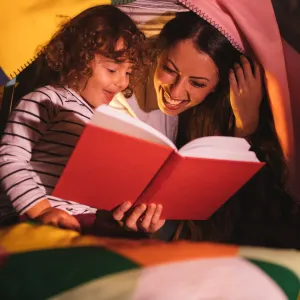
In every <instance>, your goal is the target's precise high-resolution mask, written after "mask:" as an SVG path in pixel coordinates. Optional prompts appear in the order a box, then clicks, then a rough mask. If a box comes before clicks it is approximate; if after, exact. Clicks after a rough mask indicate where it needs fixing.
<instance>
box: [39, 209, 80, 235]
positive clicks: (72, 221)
mask: <svg viewBox="0 0 300 300" xmlns="http://www.w3.org/2000/svg"><path fill="white" fill-rule="evenodd" d="M35 220H37V221H39V222H41V223H43V224H47V225H53V226H56V227H60V228H65V229H72V230H76V231H80V224H79V222H78V221H77V219H76V218H75V217H73V216H72V215H70V214H68V213H67V212H65V211H63V210H61V209H58V208H54V207H48V208H46V209H45V210H43V211H42V212H41V213H40V214H39V215H38V216H37V217H35Z"/></svg>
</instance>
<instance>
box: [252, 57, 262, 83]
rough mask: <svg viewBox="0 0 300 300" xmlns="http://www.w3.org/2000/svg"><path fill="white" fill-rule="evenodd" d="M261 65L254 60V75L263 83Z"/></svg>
mask: <svg viewBox="0 0 300 300" xmlns="http://www.w3.org/2000/svg"><path fill="white" fill-rule="evenodd" d="M261 72H262V70H261V67H260V66H259V64H258V63H257V62H254V77H255V79H256V80H257V81H259V82H260V83H261Z"/></svg>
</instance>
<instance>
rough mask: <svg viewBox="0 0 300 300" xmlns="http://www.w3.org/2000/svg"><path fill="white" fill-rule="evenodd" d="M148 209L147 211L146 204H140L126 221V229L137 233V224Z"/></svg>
mask: <svg viewBox="0 0 300 300" xmlns="http://www.w3.org/2000/svg"><path fill="white" fill-rule="evenodd" d="M146 209H147V206H146V204H140V205H138V206H137V207H135V208H134V210H133V211H132V212H131V213H130V215H129V216H128V218H127V219H126V221H125V225H126V227H128V228H129V229H132V230H135V231H137V230H138V228H137V224H136V223H137V221H138V219H139V218H140V217H141V216H142V214H143V213H144V212H145V211H146Z"/></svg>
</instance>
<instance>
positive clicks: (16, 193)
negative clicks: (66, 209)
mask: <svg viewBox="0 0 300 300" xmlns="http://www.w3.org/2000/svg"><path fill="white" fill-rule="evenodd" d="M54 113H55V111H54V103H53V100H52V99H51V98H50V97H49V96H48V95H46V94H44V93H42V92H38V91H35V92H33V93H31V94H29V95H27V96H25V97H24V98H23V99H21V101H20V102H19V104H18V105H17V107H16V108H15V109H14V110H13V111H12V114H11V117H10V118H9V121H8V122H7V126H6V128H5V131H4V133H3V136H2V140H1V145H0V183H1V187H2V190H4V192H5V193H6V194H7V195H8V196H9V198H10V200H11V201H12V204H13V206H14V207H15V209H16V210H17V212H18V213H19V214H24V213H27V212H28V213H29V215H30V216H31V215H32V216H34V215H38V214H39V213H40V212H41V211H42V210H43V209H45V208H46V207H47V206H50V203H49V202H48V200H47V199H46V195H45V193H44V192H43V190H42V189H41V188H40V187H39V185H38V184H37V183H36V182H35V181H34V180H33V178H32V173H31V172H30V166H29V162H30V160H31V155H32V149H33V147H34V145H35V143H36V142H38V140H39V139H40V138H41V136H42V135H43V133H44V131H45V130H46V127H47V125H48V123H49V122H50V120H51V119H52V118H53V116H54ZM38 203H40V204H38ZM35 205H37V206H36V207H34V206H35ZM31 212H32V213H31Z"/></svg>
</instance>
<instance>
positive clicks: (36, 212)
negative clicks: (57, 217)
mask: <svg viewBox="0 0 300 300" xmlns="http://www.w3.org/2000/svg"><path fill="white" fill-rule="evenodd" d="M49 208H51V204H50V202H49V201H48V199H43V200H41V201H39V202H38V203H37V204H36V205H34V206H32V207H31V208H30V209H28V210H27V211H26V212H25V215H26V216H27V217H28V218H30V219H35V218H37V217H39V216H40V215H41V214H43V213H44V211H46V210H47V209H49Z"/></svg>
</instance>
